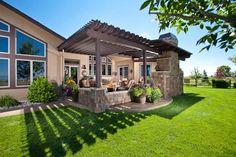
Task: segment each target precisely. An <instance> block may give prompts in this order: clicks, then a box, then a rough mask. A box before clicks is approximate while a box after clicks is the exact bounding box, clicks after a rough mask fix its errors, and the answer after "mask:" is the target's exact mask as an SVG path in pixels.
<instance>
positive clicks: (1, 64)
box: [0, 58, 10, 88]
mask: <svg viewBox="0 0 236 157" xmlns="http://www.w3.org/2000/svg"><path fill="white" fill-rule="evenodd" d="M9 86H10V74H9V59H6V58H0V88H5V87H9Z"/></svg>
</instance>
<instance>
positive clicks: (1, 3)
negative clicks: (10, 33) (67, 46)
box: [0, 0, 65, 40]
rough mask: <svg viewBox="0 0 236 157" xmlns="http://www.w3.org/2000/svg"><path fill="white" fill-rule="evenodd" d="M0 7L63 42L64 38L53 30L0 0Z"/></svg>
mask: <svg viewBox="0 0 236 157" xmlns="http://www.w3.org/2000/svg"><path fill="white" fill-rule="evenodd" d="M0 5H3V6H4V7H6V8H8V9H9V10H11V11H13V12H15V13H16V14H18V15H20V16H22V17H24V18H25V19H27V20H29V21H30V22H32V23H34V24H35V25H37V26H39V27H41V28H42V29H44V30H45V31H47V32H49V33H51V34H52V35H54V36H56V37H58V38H60V39H62V40H65V38H64V37H63V36H61V35H59V34H58V33H56V32H54V31H53V30H51V29H49V28H48V27H46V26H44V25H43V24H41V23H39V22H38V21H36V20H34V19H33V18H31V17H29V16H28V15H26V14H24V13H23V12H21V11H20V10H18V9H16V8H14V7H13V6H11V5H9V4H8V3H6V2H4V1H3V0H0Z"/></svg>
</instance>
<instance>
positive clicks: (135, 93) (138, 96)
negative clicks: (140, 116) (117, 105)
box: [131, 87, 146, 104]
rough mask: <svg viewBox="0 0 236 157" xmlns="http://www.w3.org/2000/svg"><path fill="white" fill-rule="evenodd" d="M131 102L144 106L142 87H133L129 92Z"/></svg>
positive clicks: (144, 95) (144, 94)
mask: <svg viewBox="0 0 236 157" xmlns="http://www.w3.org/2000/svg"><path fill="white" fill-rule="evenodd" d="M131 100H133V101H134V102H137V103H141V104H145V102H146V92H145V89H144V88H142V87H134V88H133V89H132V90H131Z"/></svg>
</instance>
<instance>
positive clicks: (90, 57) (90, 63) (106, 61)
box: [89, 55, 112, 77]
mask: <svg viewBox="0 0 236 157" xmlns="http://www.w3.org/2000/svg"><path fill="white" fill-rule="evenodd" d="M95 58H96V56H93V55H90V56H89V68H90V65H91V71H90V69H89V76H95V75H96V73H94V72H95V68H94V65H96V59H95ZM108 59H109V60H110V62H108ZM102 61H103V62H102ZM104 61H105V62H104ZM103 65H105V75H103V74H102V66H103ZM108 66H111V75H108ZM101 75H102V76H105V77H111V76H112V59H111V58H110V57H102V58H101Z"/></svg>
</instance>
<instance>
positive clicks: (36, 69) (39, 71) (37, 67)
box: [33, 61, 45, 79]
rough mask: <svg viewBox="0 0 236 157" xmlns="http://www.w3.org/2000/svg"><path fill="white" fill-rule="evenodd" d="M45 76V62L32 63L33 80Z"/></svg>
mask: <svg viewBox="0 0 236 157" xmlns="http://www.w3.org/2000/svg"><path fill="white" fill-rule="evenodd" d="M40 76H45V62H36V61H34V62H33V79H36V78H38V77H40Z"/></svg>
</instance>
